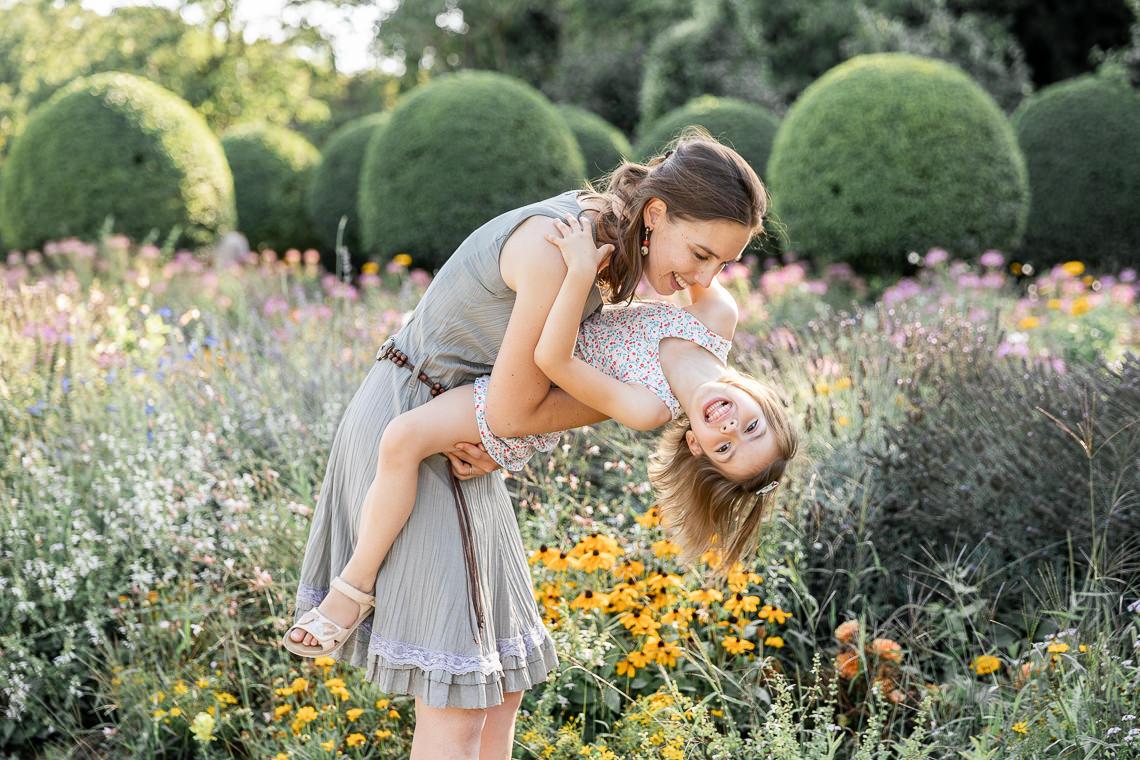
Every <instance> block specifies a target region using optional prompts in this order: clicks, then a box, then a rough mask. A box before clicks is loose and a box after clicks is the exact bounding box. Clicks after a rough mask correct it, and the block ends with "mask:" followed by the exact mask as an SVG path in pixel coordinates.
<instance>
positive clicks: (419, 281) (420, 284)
mask: <svg viewBox="0 0 1140 760" xmlns="http://www.w3.org/2000/svg"><path fill="white" fill-rule="evenodd" d="M408 279H409V280H411V281H412V284H413V285H415V286H416V287H417V288H426V287H427V286H428V285H430V284H431V275H430V274H428V273H427V272H426V271H424V270H423V269H413V270H412V271H411V273H410V274H409V275H408Z"/></svg>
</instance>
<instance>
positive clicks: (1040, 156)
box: [1013, 75, 1140, 267]
mask: <svg viewBox="0 0 1140 760" xmlns="http://www.w3.org/2000/svg"><path fill="white" fill-rule="evenodd" d="M1013 126H1014V129H1015V130H1016V132H1017V139H1018V142H1019V143H1020V144H1021V149H1022V150H1023V151H1024V153H1025V160H1026V164H1027V165H1028V168H1029V186H1030V190H1031V199H1030V203H1029V221H1028V225H1027V227H1026V230H1025V250H1026V251H1027V252H1029V254H1030V257H1031V258H1032V260H1034V261H1039V262H1041V263H1043V264H1054V263H1057V262H1060V261H1064V260H1066V259H1068V258H1070V257H1071V256H1072V252H1073V251H1082V252H1087V256H1086V258H1087V259H1088V260H1089V261H1090V262H1092V263H1093V264H1095V265H1100V266H1105V267H1113V266H1122V265H1124V264H1125V263H1126V262H1135V261H1136V260H1137V258H1138V256H1140V232H1138V231H1140V203H1137V198H1140V94H1138V93H1137V92H1136V91H1135V90H1133V89H1132V88H1131V87H1130V86H1129V85H1128V83H1127V82H1126V81H1119V80H1117V79H1114V78H1111V77H1108V76H1094V75H1086V76H1083V77H1080V78H1077V79H1072V80H1068V81H1065V82H1061V83H1059V84H1055V85H1052V86H1050V87H1047V88H1045V89H1044V90H1041V91H1040V92H1039V93H1037V94H1036V95H1034V96H1033V97H1031V98H1029V99H1028V100H1026V101H1025V102H1024V103H1023V104H1022V105H1021V107H1020V108H1018V109H1017V111H1016V112H1015V113H1014V115H1013Z"/></svg>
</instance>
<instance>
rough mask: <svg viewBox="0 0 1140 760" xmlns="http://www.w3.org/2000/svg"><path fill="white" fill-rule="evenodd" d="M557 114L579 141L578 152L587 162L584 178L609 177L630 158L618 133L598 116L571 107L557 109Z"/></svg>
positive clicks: (582, 109)
mask: <svg viewBox="0 0 1140 760" xmlns="http://www.w3.org/2000/svg"><path fill="white" fill-rule="evenodd" d="M558 112H559V113H561V114H562V118H564V119H565V120H566V124H567V125H569V127H570V131H571V132H573V133H574V137H575V138H576V139H577V140H578V148H579V149H580V150H581V151H582V158H583V159H584V160H585V161H586V176H587V177H591V178H593V177H600V176H602V175H603V174H608V173H609V172H611V171H613V170H614V168H615V167H616V166H617V165H618V164H620V163H621V162H622V159H623V158H625V157H627V156H630V155H632V154H633V149H632V148H631V147H630V145H629V140H627V139H626V137H625V135H623V134H622V133H621V130H619V129H618V128H617V127H615V126H614V125H613V124H610V123H609V122H607V121H606V120H605V119H603V118H602V117H601V116H598V115H597V114H594V113H591V112H589V111H587V110H586V109H584V108H578V107H577V106H572V105H560V106H558Z"/></svg>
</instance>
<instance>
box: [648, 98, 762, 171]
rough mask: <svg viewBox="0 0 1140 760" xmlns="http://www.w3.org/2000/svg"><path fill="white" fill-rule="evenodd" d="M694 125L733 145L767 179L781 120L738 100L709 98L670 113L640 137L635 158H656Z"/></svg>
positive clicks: (698, 100) (760, 108) (754, 105)
mask: <svg viewBox="0 0 1140 760" xmlns="http://www.w3.org/2000/svg"><path fill="white" fill-rule="evenodd" d="M690 124H697V125H700V126H702V127H704V128H705V129H707V130H708V131H709V133H710V134H712V136H713V137H715V138H717V139H718V140H720V141H721V142H724V143H726V144H728V145H731V146H732V147H733V148H735V149H736V152H737V153H739V154H740V155H741V156H743V157H744V160H745V161H747V162H748V163H749V164H751V165H752V168H753V169H755V170H756V173H757V174H759V175H760V177H761V178H763V177H764V174H765V171H766V170H767V168H768V155H769V154H770V153H771V152H772V140H773V138H775V136H776V130H777V129H778V128H779V126H780V120H779V118H777V117H776V115H775V114H774V113H772V112H771V111H769V110H768V109H767V108H764V107H763V106H758V105H756V104H754V103H746V102H744V101H743V100H737V99H735V98H718V97H715V96H712V95H705V96H703V97H699V98H695V99H693V100H691V101H689V102H688V103H686V104H685V105H684V106H682V107H681V108H678V109H676V110H673V111H670V112H669V113H667V114H665V115H664V116H662V117H661V118H660V119H658V120H657V121H656V122H654V123H653V124H652V125H651V126H650V127H649V128H648V129H647V130H645V131H644V132H643V133H642V134H641V135H640V136H639V137H638V140H637V145H636V146H635V147H634V151H633V153H634V155H635V156H636V157H637V159H638V160H639V161H645V160H647V159H649V158H652V157H653V156H655V155H657V154H658V153H660V152H661V151H662V150H663V149H664V148H665V146H666V145H667V144H668V143H669V142H670V141H671V140H672V139H673V138H674V137H676V136H677V134H678V133H680V131H681V130H682V129H684V128H685V127H687V126H689V125H690Z"/></svg>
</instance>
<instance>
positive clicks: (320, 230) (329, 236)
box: [305, 113, 388, 271]
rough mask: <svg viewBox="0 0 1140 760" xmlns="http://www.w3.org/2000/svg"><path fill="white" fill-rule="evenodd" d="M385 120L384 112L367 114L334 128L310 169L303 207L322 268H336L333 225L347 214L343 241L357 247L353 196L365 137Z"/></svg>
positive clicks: (351, 249) (383, 123)
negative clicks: (315, 162) (316, 245)
mask: <svg viewBox="0 0 1140 760" xmlns="http://www.w3.org/2000/svg"><path fill="white" fill-rule="evenodd" d="M387 123H388V114H387V113H376V114H369V115H368V116H362V117H360V118H359V119H355V120H353V121H350V122H348V123H347V124H345V125H344V126H342V127H341V128H340V129H338V130H337V131H336V132H334V133H333V134H332V135H331V136H330V137H329V139H328V142H327V143H325V146H324V149H323V150H322V151H321V161H320V163H319V164H317V166H316V168H315V169H314V170H313V171H312V174H311V177H310V179H309V184H308V187H307V188H306V194H305V208H306V209H307V211H308V214H309V220H310V221H311V222H312V225H313V233H314V234H315V235H316V236H317V240H318V241H320V244H321V250H322V252H323V254H322V258H321V261H322V263H323V264H324V266H325V269H328V270H329V271H336V261H335V253H336V252H335V250H334V249H335V247H336V235H337V227H338V225H339V224H340V219H341V217H342V216H347V217H348V222H347V223H346V224H345V228H344V244H345V245H346V246H347V247H348V250H349V251H351V252H353V253H355V252H358V251H360V249H361V245H360V220H359V219H358V218H357V216H356V196H357V193H358V192H359V190H360V170H361V166H362V165H363V164H364V152H365V150H366V149H367V148H368V141H369V140H370V139H372V137H373V135H375V134H376V132H377V131H378V130H380V129H382V128H383V127H384V125H385V124H387Z"/></svg>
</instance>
